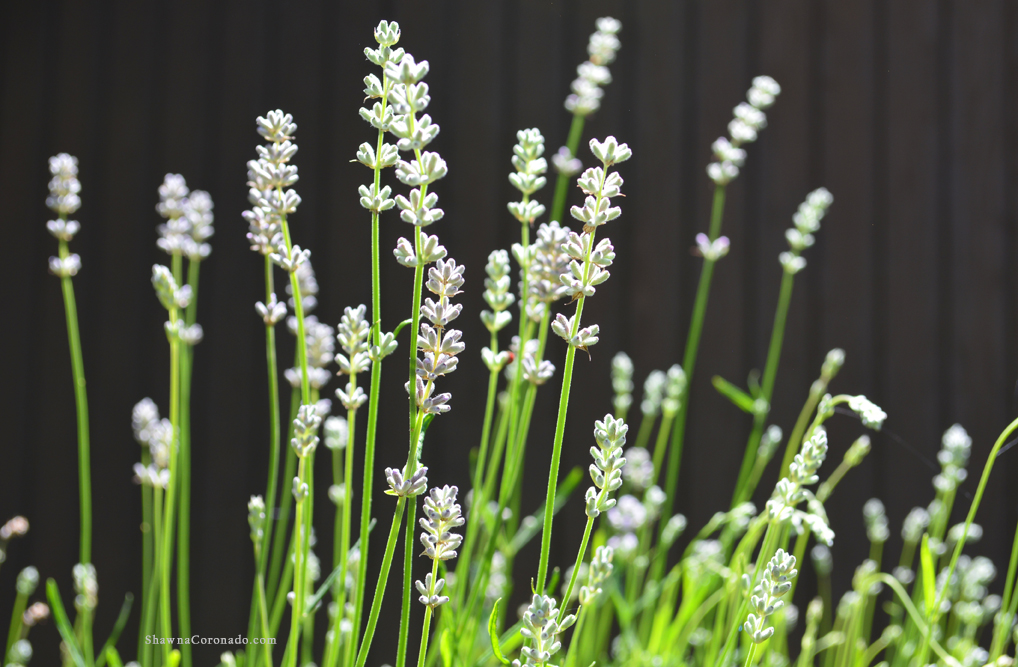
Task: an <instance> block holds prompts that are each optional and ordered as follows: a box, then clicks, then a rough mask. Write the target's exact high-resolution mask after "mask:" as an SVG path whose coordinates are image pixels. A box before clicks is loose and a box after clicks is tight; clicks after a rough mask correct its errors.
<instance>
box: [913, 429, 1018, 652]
mask: <svg viewBox="0 0 1018 667" xmlns="http://www.w3.org/2000/svg"><path fill="white" fill-rule="evenodd" d="M1016 428H1018V419H1015V420H1014V421H1012V422H1011V423H1010V424H1008V425H1007V428H1005V429H1004V431H1003V432H1002V433H1001V434H1000V436H999V437H998V438H997V441H996V442H995V443H993V449H991V450H990V456H989V457H988V458H987V459H986V465H985V466H983V474H982V476H981V477H980V478H979V486H978V487H976V495H975V497H973V499H972V504H971V505H970V506H969V513H968V516H966V517H965V528H964V529H963V530H962V533H961V539H959V540H958V543H957V544H956V545H955V547H954V553H953V554H951V564H950V565H948V567H947V578H946V579H944V581H951V577H953V576H954V568H955V566H957V565H958V557H959V556H961V550H962V549H963V548H964V547H965V540H967V539H968V535H969V528H971V527H972V522H973V521H975V518H976V511H977V510H978V509H979V503H981V502H982V500H983V492H984V491H986V484H987V482H988V481H989V480H990V472H991V471H992V470H993V463H994V461H996V460H997V453H998V452H999V451H1000V448H1001V447H1002V446H1003V445H1004V442H1006V441H1007V437H1008V436H1009V435H1011V433H1012V432H1013V431H1014V430H1015V429H1016ZM948 588H949V587H948V586H942V587H941V589H940V592H939V593H938V594H937V599H936V602H935V603H934V604H933V608H932V609H930V610H927V612H926V613H927V614H928V616H929V618H930V623H929V625H930V627H931V628H932V626H933V625H934V624H935V623H937V621H938V620H939V619H940V606H941V603H942V602H943V601H944V594H945V593H946V592H947V589H948ZM926 640H927V638H926V637H925V636H924V639H923V644H924V646H923V648H924V649H925V644H926Z"/></svg>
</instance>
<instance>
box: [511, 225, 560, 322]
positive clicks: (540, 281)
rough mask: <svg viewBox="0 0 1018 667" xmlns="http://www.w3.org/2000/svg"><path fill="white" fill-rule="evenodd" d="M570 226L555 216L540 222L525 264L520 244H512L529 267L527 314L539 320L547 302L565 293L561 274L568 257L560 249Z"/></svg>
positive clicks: (542, 315) (514, 250)
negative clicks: (550, 219) (564, 224)
mask: <svg viewBox="0 0 1018 667" xmlns="http://www.w3.org/2000/svg"><path fill="white" fill-rule="evenodd" d="M569 233H570V229H569V228H568V227H563V226H561V225H559V223H558V222H557V221H555V220H552V221H551V222H547V223H542V224H541V225H540V226H539V227H538V228H537V240H536V241H534V243H532V244H531V245H530V248H529V249H528V250H529V252H528V255H527V257H526V264H524V262H523V255H522V254H521V253H522V247H521V246H520V245H519V244H516V245H514V246H513V254H514V255H515V257H516V261H517V262H519V263H520V265H521V266H524V265H525V266H527V267H528V274H527V289H528V291H529V292H530V294H529V297H528V298H527V317H529V318H530V319H531V320H532V321H534V322H539V321H540V320H541V318H542V317H544V314H545V313H546V312H547V310H548V308H549V306H550V304H552V303H554V302H555V301H558V300H559V299H561V298H562V297H564V296H566V294H568V288H567V287H566V286H565V285H564V284H563V282H562V276H564V275H566V274H567V273H568V272H569V262H570V261H571V260H570V257H569V255H567V254H566V253H565V251H564V250H563V247H562V246H563V245H564V244H565V242H566V241H567V240H568V238H569Z"/></svg>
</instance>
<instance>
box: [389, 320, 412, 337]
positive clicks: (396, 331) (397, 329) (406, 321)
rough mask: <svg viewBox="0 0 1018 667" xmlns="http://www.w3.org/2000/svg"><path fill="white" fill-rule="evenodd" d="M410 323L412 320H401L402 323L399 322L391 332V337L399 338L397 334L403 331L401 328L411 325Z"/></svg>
mask: <svg viewBox="0 0 1018 667" xmlns="http://www.w3.org/2000/svg"><path fill="white" fill-rule="evenodd" d="M412 322H413V320H403V321H402V322H400V323H399V325H398V326H397V327H396V329H395V330H394V331H393V332H392V335H393V337H394V338H395V337H396V336H399V332H400V331H402V330H403V327H405V326H406V325H408V324H411V323H412Z"/></svg>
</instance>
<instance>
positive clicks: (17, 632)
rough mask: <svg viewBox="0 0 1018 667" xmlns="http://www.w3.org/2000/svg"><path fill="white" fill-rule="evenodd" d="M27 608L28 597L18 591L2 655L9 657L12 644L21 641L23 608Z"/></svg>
mask: <svg viewBox="0 0 1018 667" xmlns="http://www.w3.org/2000/svg"><path fill="white" fill-rule="evenodd" d="M27 606H28V596H27V595H24V594H22V593H21V591H18V595H17V597H15V598H14V608H13V609H12V610H11V626H10V629H9V630H8V631H7V648H6V649H4V655H5V656H7V655H10V653H11V647H12V646H14V642H16V641H18V640H19V639H21V627H22V621H23V615H24V613H25V607H27Z"/></svg>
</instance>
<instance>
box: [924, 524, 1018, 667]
mask: <svg viewBox="0 0 1018 667" xmlns="http://www.w3.org/2000/svg"><path fill="white" fill-rule="evenodd" d="M909 564H911V561H910V562H909ZM1016 570H1018V530H1016V531H1015V534H1014V544H1013V545H1012V547H1011V560H1010V562H1009V563H1008V567H1007V579H1006V580H1005V582H1004V599H1003V600H1002V603H1001V605H1000V609H1001V611H1000V612H998V614H997V616H998V617H997V618H996V619H995V623H994V626H993V642H992V643H991V644H990V662H994V661H995V660H996V659H997V658H999V657H1000V656H1001V655H1002V654H1003V653H1004V651H1005V650H1006V649H1007V644H1008V642H1009V641H1010V639H1011V624H1012V622H1013V620H1014V616H1015V607H1016V606H1018V595H1015V589H1014V582H1015V572H1016Z"/></svg>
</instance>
